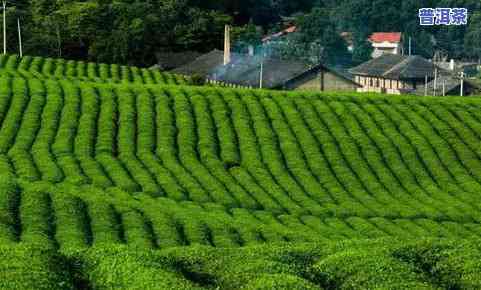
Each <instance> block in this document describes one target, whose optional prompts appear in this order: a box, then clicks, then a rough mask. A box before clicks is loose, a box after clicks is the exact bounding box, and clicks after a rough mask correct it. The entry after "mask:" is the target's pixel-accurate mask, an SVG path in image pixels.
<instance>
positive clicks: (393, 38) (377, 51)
mask: <svg viewBox="0 0 481 290" xmlns="http://www.w3.org/2000/svg"><path fill="white" fill-rule="evenodd" d="M401 39H402V35H401V33H400V32H375V33H373V34H371V36H369V42H371V44H372V47H373V48H374V50H373V52H372V55H371V56H372V58H376V57H380V56H381V55H384V54H402V47H403V44H402V40H401Z"/></svg>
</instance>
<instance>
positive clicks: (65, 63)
mask: <svg viewBox="0 0 481 290" xmlns="http://www.w3.org/2000/svg"><path fill="white" fill-rule="evenodd" d="M0 74H1V75H6V76H13V77H16V76H21V77H25V78H38V79H56V80H78V81H87V82H98V83H126V84H129V83H135V84H164V85H184V84H186V83H187V79H186V78H185V77H183V76H180V75H176V74H171V73H166V72H162V71H160V70H159V69H147V68H138V67H135V66H125V65H117V64H104V63H101V64H98V63H93V62H84V61H74V60H65V59H61V58H43V57H38V56H36V57H32V56H24V57H21V58H20V57H19V56H17V55H0Z"/></svg>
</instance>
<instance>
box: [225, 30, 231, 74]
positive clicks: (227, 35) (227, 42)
mask: <svg viewBox="0 0 481 290" xmlns="http://www.w3.org/2000/svg"><path fill="white" fill-rule="evenodd" d="M229 63H230V26H229V25H226V26H225V36H224V65H227V64H229Z"/></svg>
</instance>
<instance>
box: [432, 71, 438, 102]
mask: <svg viewBox="0 0 481 290" xmlns="http://www.w3.org/2000/svg"><path fill="white" fill-rule="evenodd" d="M437 87H438V68H437V67H435V68H434V88H433V96H436V89H437Z"/></svg>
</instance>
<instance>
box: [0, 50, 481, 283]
mask: <svg viewBox="0 0 481 290" xmlns="http://www.w3.org/2000/svg"><path fill="white" fill-rule="evenodd" d="M0 64H1V65H3V66H4V67H5V69H4V71H3V72H2V73H3V74H2V76H1V77H0V170H1V171H0V242H1V243H2V245H3V247H1V248H0V256H1V257H4V260H5V261H6V262H3V261H4V260H3V259H0V260H1V261H0V270H1V271H0V272H1V273H6V274H4V275H6V276H5V277H6V278H5V279H3V278H2V279H0V280H1V282H0V283H4V284H1V285H2V287H3V285H6V286H5V287H3V288H7V289H8V288H14V287H13V286H11V285H17V284H18V285H20V286H18V287H21V288H22V289H29V288H33V287H34V286H32V285H34V282H31V281H30V280H28V281H27V280H23V279H30V277H34V278H35V277H37V276H38V278H36V279H39V281H43V280H42V279H45V283H44V284H42V285H45V287H47V288H49V289H56V288H62V289H65V288H67V289H68V288H72V287H73V286H72V285H75V287H76V288H89V287H90V288H126V289H132V288H134V289H135V288H142V289H158V288H159V287H161V288H163V289H178V288H179V287H180V288H183V289H215V288H219V289H319V288H321V289H370V288H380V289H385V288H389V289H406V288H416V289H439V288H442V289H448V288H449V289H477V288H479V287H480V283H481V282H480V280H479V277H480V276H479V273H480V272H481V270H480V265H479V262H478V261H479V260H480V249H479V245H478V244H479V241H478V240H479V237H480V236H481V224H480V223H481V213H480V209H481V205H480V203H479V200H480V197H479V192H480V190H481V173H480V172H481V150H480V148H479V142H480V140H481V113H480V108H481V103H480V101H479V99H477V98H470V99H466V98H458V97H453V98H449V99H447V98H434V97H433V98H431V97H426V98H419V97H414V96H384V95H371V94H363V95H360V94H356V93H351V94H335V93H325V94H318V93H308V92H276V91H259V90H234V89H223V88H214V87H198V86H187V85H184V83H182V84H183V85H178V82H177V81H176V78H175V76H172V75H169V74H165V73H160V72H158V71H154V70H142V69H138V68H135V67H128V66H118V65H111V66H107V65H96V64H92V63H79V62H74V61H65V60H53V59H43V58H38V57H33V58H30V57H26V58H22V59H18V58H16V57H0ZM7 67H8V68H7ZM52 74H53V76H52ZM55 74H57V75H58V77H60V78H64V79H63V80H61V81H57V80H55ZM105 77H106V78H105ZM69 78H72V79H69ZM84 78H87V80H89V81H88V82H83V81H82V80H85V79H84ZM114 80H115V81H114ZM157 82H159V83H161V84H162V85H158V84H157ZM166 84H173V85H172V86H168V85H166ZM174 84H175V85H174ZM418 240H422V241H418ZM32 247H33V248H32ZM28 255H31V256H28ZM16 258H19V259H23V260H22V261H13V262H12V260H14V259H16ZM37 259H39V261H44V262H45V265H42V264H39V261H37ZM25 261H31V264H32V268H31V269H33V272H32V273H27V272H26V271H27V270H26V268H25V265H26V264H25ZM7 263H8V264H7ZM8 265H14V267H8ZM29 269H30V268H29ZM0 275H3V274H0ZM159 285H160V286H159ZM18 287H17V288H18ZM39 287H40V286H39Z"/></svg>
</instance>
